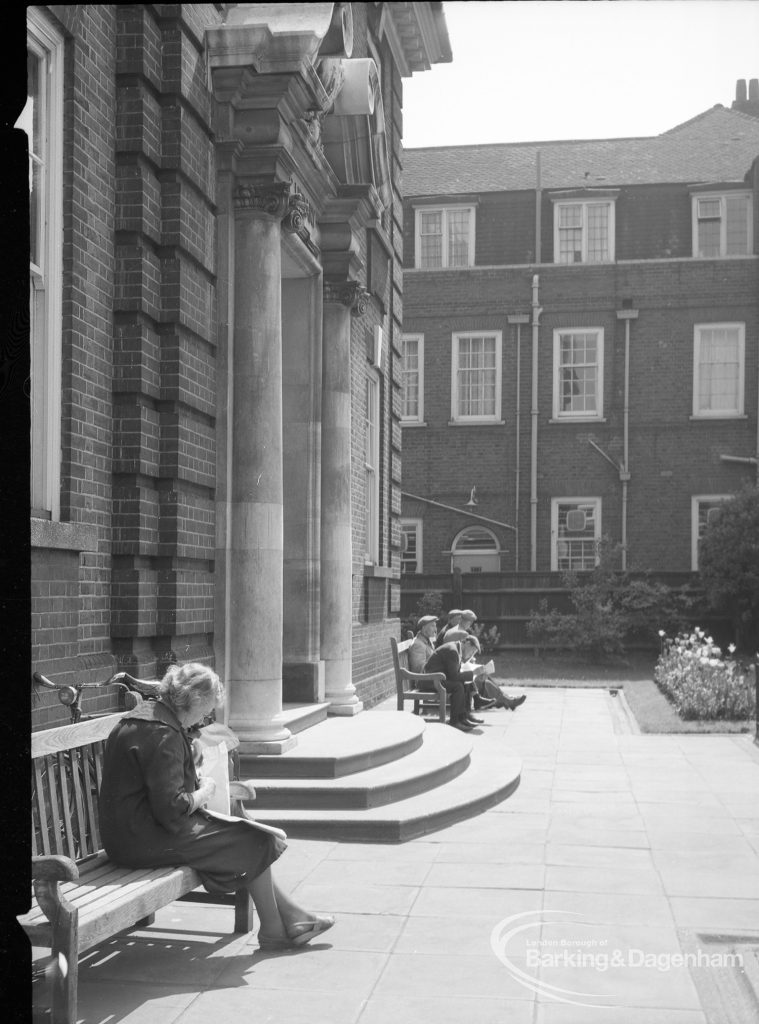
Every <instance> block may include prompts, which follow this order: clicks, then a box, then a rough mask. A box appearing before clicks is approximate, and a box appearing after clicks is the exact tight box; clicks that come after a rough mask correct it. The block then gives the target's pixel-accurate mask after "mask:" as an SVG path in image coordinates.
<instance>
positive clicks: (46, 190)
mask: <svg viewBox="0 0 759 1024" xmlns="http://www.w3.org/2000/svg"><path fill="white" fill-rule="evenodd" d="M27 46H28V48H29V50H31V51H32V52H33V53H35V54H36V55H37V56H38V57H39V58H40V59H41V61H42V64H41V71H42V75H41V83H40V85H41V88H40V106H41V113H40V121H41V123H42V125H43V130H42V138H41V147H42V152H41V153H40V154H35V156H36V157H38V158H39V160H35V162H36V163H37V166H38V169H39V189H40V195H41V197H42V201H41V204H40V239H39V251H40V264H39V265H36V264H33V263H31V262H30V267H29V275H30V281H29V298H30V310H29V312H30V350H31V351H30V355H31V393H30V398H31V403H30V404H31V479H30V492H31V493H30V498H31V508H32V510H33V512H34V513H35V514H37V515H43V516H49V517H50V519H52V520H54V521H57V520H59V519H60V473H61V470H60V463H61V332H62V288H63V212H62V208H63V68H64V60H63V57H64V39H63V36H62V34H61V33H60V32H59V31H58V30H57V29H56V28H55V27H54V26H53V24H52V23H51V22H50V21H48V19H47V18H46V17H45V15H44V13H43V12H42V11H41V10H40V9H39V8H35V7H29V8H27ZM31 118H32V104H31V103H27V106H26V107H25V108H24V111H23V112H22V114H21V117H20V118H19V121H18V126H19V127H21V128H23V129H24V130H26V131H27V134H28V135H29V137H30V141H29V150H30V187H31V167H32V161H33V159H34V158H33V157H32V156H31V152H32V138H31V134H32V130H31Z"/></svg>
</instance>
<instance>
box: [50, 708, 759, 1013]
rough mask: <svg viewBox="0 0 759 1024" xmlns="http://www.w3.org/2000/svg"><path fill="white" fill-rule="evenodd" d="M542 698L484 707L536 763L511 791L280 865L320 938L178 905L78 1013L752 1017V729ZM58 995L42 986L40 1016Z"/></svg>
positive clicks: (310, 850)
mask: <svg viewBox="0 0 759 1024" xmlns="http://www.w3.org/2000/svg"><path fill="white" fill-rule="evenodd" d="M528 693H529V696H528V699H527V702H526V703H525V704H524V705H523V707H522V708H520V709H519V710H518V711H517V712H514V713H510V712H504V711H496V712H486V713H485V714H484V716H483V717H485V721H486V724H485V725H484V726H483V727H481V729H480V730H479V734H478V735H476V741H477V743H487V744H496V745H501V746H503V747H504V748H505V749H506V748H508V749H509V750H510V751H516V752H517V753H519V754H520V755H521V756H522V758H523V761H524V768H523V773H522V781H521V785H520V786H519V788H518V790H517V791H516V792H515V793H514V794H513V795H512V796H511V797H510V798H509V799H508V800H506V801H504V802H503V803H501V804H500V805H498V806H496V807H494V808H492V809H491V810H488V811H486V812H484V813H482V814H480V815H479V816H477V817H475V818H473V819H470V820H468V821H464V822H460V823H458V824H455V825H453V826H451V827H448V828H446V829H444V830H442V831H440V832H436V833H433V834H431V835H428V836H425V837H422V838H420V839H417V840H413V841H411V842H407V843H404V844H401V845H381V844H380V845H369V844H351V843H334V842H320V841H305V840H292V841H291V842H290V847H289V849H288V851H287V852H286V854H285V855H284V857H283V859H282V860H281V861H280V864H279V865H278V867H277V868H276V869H275V870H276V872H277V875H278V878H279V880H280V881H281V882H282V883H283V884H284V886H285V887H287V888H291V889H293V890H294V891H295V893H296V895H297V897H298V898H299V900H300V901H301V902H302V903H303V904H304V905H306V906H308V907H309V908H311V909H314V910H320V911H330V912H334V913H335V914H336V915H337V923H336V925H335V927H334V928H333V929H332V930H331V931H330V932H328V933H326V934H325V936H324V937H323V939H322V941H320V942H315V943H313V944H312V945H311V946H309V947H306V948H305V949H303V950H298V951H293V952H287V953H284V954H280V955H274V954H267V955H262V954H260V953H259V952H258V948H257V943H256V938H255V932H254V933H253V934H251V935H245V936H239V937H236V936H234V935H233V934H232V932H231V928H232V910H231V908H228V907H222V906H217V905H210V904H196V903H181V902H180V903H175V904H173V905H172V906H170V907H168V908H167V909H165V910H164V911H162V912H161V913H159V914H158V915H157V916H156V921H155V924H154V925H153V926H152V927H150V928H148V929H146V930H144V931H135V932H131V933H129V934H127V935H125V936H122V937H119V938H116V939H113V940H110V941H108V942H105V943H103V945H102V946H99V947H97V948H96V949H94V950H91V951H89V953H88V954H86V955H85V956H84V958H83V960H82V962H81V966H80V986H79V1020H80V1021H82V1022H83V1024H157V1022H160V1024H209V1022H212V1024H227V1022H233V1021H235V1022H236V1021H239V1020H248V1019H249V1020H251V1021H256V1022H257V1024H262V1022H265V1021H277V1022H282V1024H388V1022H392V1024H428V1022H429V1024H433V1022H434V1024H449V1022H450V1024H466V1022H469V1021H477V1022H478V1024H505V1022H507V1021H508V1022H509V1024H593V1022H598V1024H707V1022H708V1024H723V1022H724V1020H727V1019H730V1020H731V1021H732V1020H735V1021H741V1022H743V1020H744V1019H745V1021H746V1024H748V1022H749V1021H751V1020H756V1019H759V1018H757V1017H752V1016H748V1014H751V1013H754V1012H759V1004H756V1003H755V1004H753V1008H752V1003H751V999H752V998H753V996H752V995H751V991H752V990H751V988H750V986H749V985H748V984H747V982H750V981H751V978H752V977H753V978H754V979H755V978H756V969H755V966H754V965H755V964H756V963H757V949H759V747H757V746H756V745H754V744H753V742H752V737H751V736H749V735H746V734H744V735H733V736H715V735H708V736H704V735H678V736H646V735H640V734H636V733H635V732H634V731H631V730H630V727H629V724H626V721H625V716H624V715H623V714H622V713H621V705H620V702H619V699H618V698H614V697H612V696H610V695H609V693H608V692H607V691H605V690H599V689H593V690H590V689H533V690H530V691H528ZM391 708H392V705H391V704H390V703H389V702H388V703H386V704H385V705H383V706H381V707H380V708H377V709H374V710H373V711H370V712H367V713H368V714H372V715H375V714H377V715H379V714H385V713H393V714H395V713H397V712H394V711H392V710H391ZM430 728H443V726H440V725H431V726H430ZM517 915H522V916H517ZM741 961H742V962H743V963H744V965H745V967H744V969H743V970H741V969H740V965H741ZM741 986H742V987H741ZM736 993H737V994H736ZM45 998H46V993H45V990H44V988H43V986H41V985H35V1002H36V1004H37V1005H36V1010H37V1017H38V1018H39V1019H42V1011H44V1009H45ZM720 999H722V1000H725V999H726V1000H728V1001H731V1002H730V1005H731V1007H732V1009H731V1012H733V1013H734V1014H735V1015H734V1016H733V1017H730V1018H727V1017H721V1016H720V1010H719V1006H720ZM741 1015H743V1016H741Z"/></svg>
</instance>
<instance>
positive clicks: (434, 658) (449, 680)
mask: <svg viewBox="0 0 759 1024" xmlns="http://www.w3.org/2000/svg"><path fill="white" fill-rule="evenodd" d="M479 650H480V643H479V640H478V639H477V637H476V636H472V635H471V634H467V633H464V632H463V631H460V633H459V635H457V636H456V637H455V638H454V639H452V640H450V641H448V642H446V643H444V644H441V645H440V647H437V648H435V650H434V652H433V653H432V655H431V656H430V657H429V659H428V660H427V663H426V664H425V666H424V671H425V672H442V673H443V675H444V676H445V682H444V683H443V686H444V687H445V689H446V691H447V693H448V696H449V698H450V705H451V712H450V717H449V719H448V724H449V725H452V726H453V727H454V729H462V730H464V731H465V732H468V731H469V730H470V729H473V728H474V727H475V726H476V725H480V724H481V723H482V719H481V718H473V717H472V716H471V714H470V713H469V711H468V710H467V708H468V704H469V701H468V698H467V694H466V689H465V687H466V685H467V684H469V683H471V682H472V680H473V679H474V678H475V675H479V674H480V671H481V670H482V666H474V667H468V668H464V667H463V663H464V662H468V661H469V659H470V658H473V657H474V656H475V654H477V653H479Z"/></svg>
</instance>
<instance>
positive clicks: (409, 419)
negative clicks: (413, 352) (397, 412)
mask: <svg viewBox="0 0 759 1024" xmlns="http://www.w3.org/2000/svg"><path fill="white" fill-rule="evenodd" d="M408 341H415V342H416V343H417V368H416V375H417V388H418V393H419V399H418V402H417V410H416V414H415V415H414V416H408V415H406V414H405V413H404V411H403V410H404V409H405V403H406V379H407V375H408V372H409V371H408V370H407V369H406V342H408ZM401 376H402V383H401V423H403V424H408V423H423V422H424V335H423V334H404V335H403V360H402V363H401Z"/></svg>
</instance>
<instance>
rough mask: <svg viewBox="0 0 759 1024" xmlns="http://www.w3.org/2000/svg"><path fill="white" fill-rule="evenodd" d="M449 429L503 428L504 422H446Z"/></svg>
mask: <svg viewBox="0 0 759 1024" xmlns="http://www.w3.org/2000/svg"><path fill="white" fill-rule="evenodd" d="M448 426H449V427H504V426H506V420H448Z"/></svg>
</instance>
